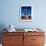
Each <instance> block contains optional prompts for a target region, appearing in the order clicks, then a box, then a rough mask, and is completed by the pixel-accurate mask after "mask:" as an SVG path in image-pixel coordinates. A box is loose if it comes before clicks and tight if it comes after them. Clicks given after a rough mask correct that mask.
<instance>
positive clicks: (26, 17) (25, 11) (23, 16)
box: [20, 5, 32, 21]
mask: <svg viewBox="0 0 46 46" xmlns="http://www.w3.org/2000/svg"><path fill="white" fill-rule="evenodd" d="M20 21H32V6H31V5H20Z"/></svg>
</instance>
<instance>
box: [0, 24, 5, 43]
mask: <svg viewBox="0 0 46 46" xmlns="http://www.w3.org/2000/svg"><path fill="white" fill-rule="evenodd" d="M4 28H5V25H4V24H0V43H2V36H3V32H5V31H4V30H3V29H4Z"/></svg>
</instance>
